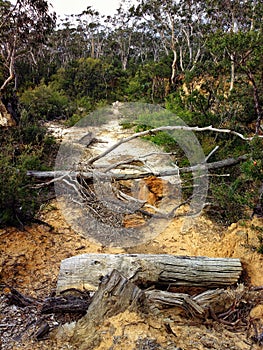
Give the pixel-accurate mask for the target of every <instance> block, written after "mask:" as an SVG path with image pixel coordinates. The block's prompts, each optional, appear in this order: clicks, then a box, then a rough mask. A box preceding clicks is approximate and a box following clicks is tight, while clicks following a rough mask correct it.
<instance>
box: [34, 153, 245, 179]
mask: <svg viewBox="0 0 263 350" xmlns="http://www.w3.org/2000/svg"><path fill="white" fill-rule="evenodd" d="M248 158H249V155H247V154H245V155H243V156H240V157H238V158H227V159H224V160H220V161H217V162H213V163H202V164H197V165H194V166H189V167H184V168H175V169H170V170H164V171H159V172H156V171H155V172H143V173H140V174H115V173H110V175H111V177H112V179H116V180H132V179H142V178H144V177H149V176H153V175H154V176H157V177H165V176H172V175H178V172H179V174H180V173H181V174H184V173H191V172H194V171H200V170H205V169H207V170H210V169H219V168H224V167H228V166H233V165H236V164H238V163H240V162H242V161H245V160H247V159H248ZM27 175H28V176H32V177H35V178H38V179H41V178H42V179H44V178H52V177H56V179H54V180H55V181H59V180H61V179H60V177H61V176H62V177H64V176H68V175H72V176H73V177H78V176H81V177H83V178H85V179H92V178H93V176H94V174H93V172H92V171H90V172H80V171H75V172H74V171H66V170H61V171H34V170H29V171H28V172H27ZM104 175H105V176H106V174H104ZM102 176H103V173H101V177H102ZM108 176H109V175H107V177H108Z"/></svg>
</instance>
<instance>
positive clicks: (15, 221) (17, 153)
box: [0, 124, 57, 226]
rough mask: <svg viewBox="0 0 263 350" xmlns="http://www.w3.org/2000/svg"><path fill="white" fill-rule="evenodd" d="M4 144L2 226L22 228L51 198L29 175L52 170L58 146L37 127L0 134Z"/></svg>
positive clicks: (1, 161) (0, 160)
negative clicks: (47, 198) (29, 172)
mask: <svg viewBox="0 0 263 350" xmlns="http://www.w3.org/2000/svg"><path fill="white" fill-rule="evenodd" d="M31 131H33V132H32V133H31V134H30V132H31ZM0 143H1V153H0V226H4V225H12V226H17V225H22V224H23V223H25V222H27V221H30V220H31V219H32V218H33V217H34V215H35V213H36V212H37V210H38V209H39V207H40V205H41V202H42V200H43V198H45V196H46V195H47V190H46V189H36V188H35V186H34V185H35V182H34V180H33V179H32V178H30V177H29V176H27V171H28V170H46V169H48V168H49V166H51V165H52V157H53V155H55V150H56V147H57V146H56V143H55V141H54V140H53V139H52V138H51V137H49V136H48V135H46V134H45V133H44V130H43V128H42V127H39V126H38V125H34V124H32V125H20V126H19V127H14V128H9V129H8V130H4V131H3V130H0Z"/></svg>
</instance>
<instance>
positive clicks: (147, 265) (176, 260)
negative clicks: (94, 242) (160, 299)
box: [57, 254, 242, 293]
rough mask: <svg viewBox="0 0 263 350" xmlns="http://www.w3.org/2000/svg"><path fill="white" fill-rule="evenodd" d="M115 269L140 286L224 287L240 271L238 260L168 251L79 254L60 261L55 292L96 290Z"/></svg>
mask: <svg viewBox="0 0 263 350" xmlns="http://www.w3.org/2000/svg"><path fill="white" fill-rule="evenodd" d="M114 269H116V270H118V271H119V272H120V273H122V274H123V275H124V276H125V277H126V278H128V279H129V280H130V281H132V282H134V283H135V284H137V285H140V286H147V287H148V286H150V285H153V284H160V285H170V286H198V287H207V288H211V287H213V288H214V287H216V288H217V287H224V286H229V285H232V284H235V283H236V282H237V281H238V279H239V277H240V274H241V272H242V266H241V262H240V260H239V259H229V258H208V257H188V256H173V255H168V254H157V255H151V254H149V255H148V254H116V255H114V254H83V255H78V256H75V257H72V258H69V259H65V260H63V261H62V262H61V266H60V273H59V277H58V283H57V293H61V292H62V291H65V290H67V289H70V288H76V289H79V290H89V291H92V290H96V289H97V287H98V285H99V283H100V279H101V278H102V277H103V276H105V275H107V274H109V273H111V271H112V270H114Z"/></svg>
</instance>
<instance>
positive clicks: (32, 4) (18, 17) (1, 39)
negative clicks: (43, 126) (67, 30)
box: [0, 0, 55, 125]
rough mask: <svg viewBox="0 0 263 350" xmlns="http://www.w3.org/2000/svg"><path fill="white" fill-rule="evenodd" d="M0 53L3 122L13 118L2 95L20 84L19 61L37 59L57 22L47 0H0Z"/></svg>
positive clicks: (0, 102) (0, 108)
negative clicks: (12, 1)
mask: <svg viewBox="0 0 263 350" xmlns="http://www.w3.org/2000/svg"><path fill="white" fill-rule="evenodd" d="M0 18H1V20H0V29H1V30H0V56H1V61H2V62H1V63H2V67H3V68H2V70H3V76H2V81H1V86H0V112H1V117H2V124H6V125H8V124H12V123H13V122H14V121H13V120H12V117H11V115H10V113H8V111H7V109H6V107H5V104H4V103H3V97H4V95H5V94H6V91H7V89H8V87H9V86H10V84H11V83H12V82H14V85H13V88H14V89H16V88H17V84H18V81H17V74H16V64H17V62H18V60H19V59H21V58H22V57H25V56H27V57H28V58H30V59H32V61H33V62H34V61H35V57H34V55H35V53H36V52H37V51H38V50H39V47H40V46H41V45H43V44H44V43H45V42H46V40H47V37H48V35H49V34H50V33H51V31H52V30H53V28H54V25H55V14H50V13H49V7H48V2H47V1H45V0H17V1H16V2H15V3H14V4H11V3H10V2H9V1H5V0H0Z"/></svg>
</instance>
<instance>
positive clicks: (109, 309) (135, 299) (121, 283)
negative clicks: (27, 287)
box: [57, 270, 145, 350]
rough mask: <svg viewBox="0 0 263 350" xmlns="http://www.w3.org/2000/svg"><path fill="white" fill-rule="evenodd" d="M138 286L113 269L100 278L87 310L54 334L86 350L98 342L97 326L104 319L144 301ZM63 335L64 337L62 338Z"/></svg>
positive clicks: (133, 307) (81, 349)
mask: <svg viewBox="0 0 263 350" xmlns="http://www.w3.org/2000/svg"><path fill="white" fill-rule="evenodd" d="M144 298H145V295H144V293H143V291H142V290H141V289H139V288H138V287H137V286H135V285H134V284H133V283H132V282H130V281H129V280H128V279H126V278H125V277H124V276H122V275H121V274H120V273H119V272H118V271H116V270H113V271H112V273H111V275H110V276H105V277H104V278H103V279H102V282H101V284H100V287H99V289H98V291H97V292H96V294H95V295H94V297H93V299H92V302H91V304H90V306H89V308H88V310H87V313H86V315H85V316H84V317H82V318H81V319H80V320H79V321H78V322H77V323H71V324H69V325H64V326H63V327H61V328H60V330H59V331H58V333H57V338H59V339H60V340H62V341H63V340H65V341H69V342H70V345H71V346H73V349H79V350H87V349H93V348H94V347H95V346H97V345H99V343H100V341H101V336H102V334H101V333H100V332H99V325H100V324H101V323H102V322H103V321H104V320H105V319H107V318H109V317H111V316H114V315H117V314H119V313H121V312H124V311H125V310H127V309H128V308H129V309H130V310H131V308H132V309H136V307H137V306H138V305H139V304H141V303H143V300H144ZM63 338H64V339H63Z"/></svg>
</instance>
